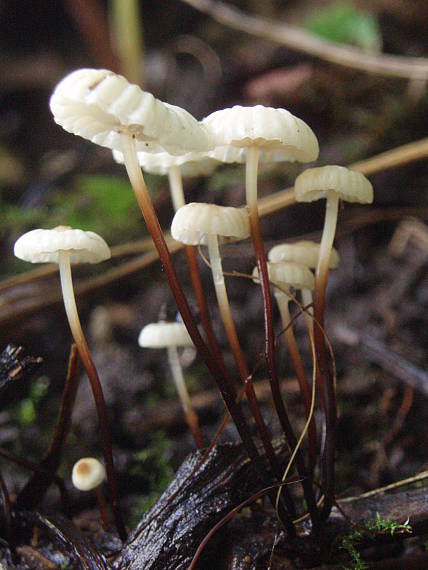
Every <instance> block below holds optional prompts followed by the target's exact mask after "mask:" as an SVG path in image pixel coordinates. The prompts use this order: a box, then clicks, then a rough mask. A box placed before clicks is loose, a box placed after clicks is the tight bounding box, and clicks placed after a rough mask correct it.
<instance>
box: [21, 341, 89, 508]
mask: <svg viewBox="0 0 428 570" xmlns="http://www.w3.org/2000/svg"><path fill="white" fill-rule="evenodd" d="M79 384H80V360H79V353H78V351H77V347H76V345H75V344H73V345H72V347H71V351H70V358H69V362H68V371H67V378H66V382H65V387H64V390H63V393H62V398H61V406H60V410H59V414H58V419H57V422H56V426H55V432H54V435H53V437H52V440H51V443H50V445H49V450H48V452H47V454H46V456H45V457H44V459H43V460H42V461H41V462H40V465H39V470H37V471H35V472H34V473H33V475H32V476H31V477H30V479H29V480H28V482H27V483H26V484H25V486H24V487H23V488H22V490H21V491H20V493H19V495H18V497H17V503H18V504H20V505H23V506H25V508H26V509H29V510H31V509H33V508H34V507H36V506H37V505H38V504H39V503H40V501H41V499H42V498H43V495H44V494H45V493H46V491H47V489H48V487H49V486H50V484H51V483H52V481H53V480H54V478H55V473H56V472H57V470H58V467H59V466H60V464H61V458H62V454H63V452H64V446H65V442H66V440H67V436H68V433H69V431H70V428H71V416H72V413H73V408H74V402H75V399H76V394H77V390H78V388H79Z"/></svg>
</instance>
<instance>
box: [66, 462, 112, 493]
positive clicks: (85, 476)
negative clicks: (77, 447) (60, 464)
mask: <svg viewBox="0 0 428 570" xmlns="http://www.w3.org/2000/svg"><path fill="white" fill-rule="evenodd" d="M105 478H106V470H105V468H104V465H103V464H102V463H101V462H100V461H98V459H95V457H82V459H79V461H77V463H75V464H74V466H73V471H72V473H71V480H72V482H73V485H74V486H75V487H76V489H79V491H92V489H95V488H96V487H98V486H99V485H101V483H102V482H103V481H104V479H105Z"/></svg>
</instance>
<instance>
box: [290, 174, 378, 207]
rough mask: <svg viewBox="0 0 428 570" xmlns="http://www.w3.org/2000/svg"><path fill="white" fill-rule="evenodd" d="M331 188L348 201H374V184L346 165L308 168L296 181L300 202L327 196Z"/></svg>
mask: <svg viewBox="0 0 428 570" xmlns="http://www.w3.org/2000/svg"><path fill="white" fill-rule="evenodd" d="M329 190H334V191H335V192H337V193H338V194H340V197H341V198H342V200H345V201H346V202H360V203H361V204H371V203H372V202H373V186H372V185H371V183H370V182H369V181H368V180H367V178H366V177H365V176H364V175H363V174H361V172H355V171H354V170H349V169H348V168H345V167H344V166H336V165H329V166H320V167H319V168H308V169H307V170H305V171H304V172H302V174H300V175H299V176H298V177H297V178H296V181H295V183H294V191H295V194H296V200H297V201H298V202H313V201H315V200H320V199H321V198H327V195H328V192H329Z"/></svg>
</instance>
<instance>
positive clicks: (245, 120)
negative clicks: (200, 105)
mask: <svg viewBox="0 0 428 570" xmlns="http://www.w3.org/2000/svg"><path fill="white" fill-rule="evenodd" d="M202 124H203V125H206V127H207V128H208V130H209V131H210V132H211V133H212V137H213V141H214V143H215V147H216V148H217V147H220V148H221V147H227V146H230V145H232V146H235V147H239V148H242V147H249V146H258V147H259V148H260V150H262V151H275V160H276V161H278V160H284V161H291V162H293V161H299V162H311V161H313V160H316V159H317V157H318V153H319V147H318V141H317V138H316V136H315V135H314V133H313V131H312V130H311V129H310V128H309V127H308V125H307V124H306V123H305V122H303V121H302V120H301V119H298V118H297V117H295V116H294V115H292V114H291V113H290V112H289V111H287V110H286V109H274V108H273V107H263V105H256V106H254V107H241V106H240V105H236V106H235V107H232V108H230V109H223V110H220V111H215V112H214V113H212V114H211V115H208V117H205V119H204V120H203V121H202ZM216 158H218V157H217V156H216ZM233 162H239V160H236V161H235V160H234V161H233Z"/></svg>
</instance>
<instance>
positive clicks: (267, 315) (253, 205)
mask: <svg viewBox="0 0 428 570" xmlns="http://www.w3.org/2000/svg"><path fill="white" fill-rule="evenodd" d="M247 153H248V154H247V161H246V195H247V205H248V207H249V209H250V227H251V237H252V240H253V247H254V252H255V255H256V259H257V267H258V271H259V279H260V285H261V290H262V296H263V309H264V324H265V350H266V358H267V364H268V372H269V381H270V387H271V391H272V398H273V403H274V406H275V409H276V412H277V415H278V418H279V421H280V424H281V427H282V429H283V431H284V434H285V437H286V438H287V442H288V445H289V446H290V448H291V449H294V448H295V447H296V444H297V439H296V436H295V434H294V431H293V428H292V426H291V423H290V420H289V418H288V414H287V410H286V409H285V406H284V402H283V400H282V396H281V391H280V387H279V379H278V375H277V370H276V362H275V334H274V329H273V311H272V296H271V291H270V283H269V274H268V268H267V262H266V253H265V249H264V244H263V238H262V234H261V231H260V220H259V213H258V206H257V170H258V156H259V153H258V149H257V148H256V147H249V148H248V150H247ZM296 468H297V471H298V473H299V476H300V477H301V479H302V487H303V492H304V495H305V499H306V503H307V506H308V510H309V513H310V515H311V519H312V523H313V525H314V526H315V527H316V526H317V524H318V518H319V517H318V510H317V505H316V500H315V494H314V490H313V488H312V483H311V480H310V478H309V477H308V473H307V471H306V468H305V464H304V461H303V457H302V453H301V451H300V450H298V452H297V454H296Z"/></svg>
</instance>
